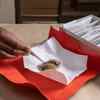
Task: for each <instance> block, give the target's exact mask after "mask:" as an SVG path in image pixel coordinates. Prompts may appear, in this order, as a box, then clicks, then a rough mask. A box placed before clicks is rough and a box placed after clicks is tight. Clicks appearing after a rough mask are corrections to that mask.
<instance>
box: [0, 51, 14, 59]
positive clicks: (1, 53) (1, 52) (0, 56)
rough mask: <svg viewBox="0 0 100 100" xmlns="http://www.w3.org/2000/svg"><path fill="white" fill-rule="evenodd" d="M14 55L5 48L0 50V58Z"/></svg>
mask: <svg viewBox="0 0 100 100" xmlns="http://www.w3.org/2000/svg"><path fill="white" fill-rule="evenodd" d="M14 57H15V56H14V55H11V54H9V53H7V52H5V51H3V50H0V58H14Z"/></svg>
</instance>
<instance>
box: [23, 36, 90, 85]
mask: <svg viewBox="0 0 100 100" xmlns="http://www.w3.org/2000/svg"><path fill="white" fill-rule="evenodd" d="M32 51H33V52H34V53H35V54H36V55H37V56H39V57H40V58H41V59H42V60H43V61H44V62H47V61H49V60H52V59H55V60H57V61H60V65H59V66H58V67H57V68H56V69H52V70H46V71H40V70H39V69H38V67H37V66H38V65H40V64H42V62H41V61H40V60H39V59H37V58H36V57H34V56H32V55H30V54H29V55H27V56H24V57H23V59H24V67H25V68H27V69H29V70H31V71H33V72H36V73H38V74H40V75H43V76H45V77H47V78H50V79H52V80H55V81H57V82H60V83H62V84H69V83H70V82H71V81H72V80H73V79H75V78H76V77H77V76H79V75H80V74H81V73H83V72H84V71H86V69H87V59H88V57H87V56H84V55H79V54H76V53H74V52H71V51H69V50H66V49H64V48H63V47H62V46H61V45H60V44H59V42H58V41H57V40H56V39H55V38H54V37H52V38H50V39H49V40H47V41H46V42H45V43H43V44H41V45H38V46H35V47H33V48H32Z"/></svg>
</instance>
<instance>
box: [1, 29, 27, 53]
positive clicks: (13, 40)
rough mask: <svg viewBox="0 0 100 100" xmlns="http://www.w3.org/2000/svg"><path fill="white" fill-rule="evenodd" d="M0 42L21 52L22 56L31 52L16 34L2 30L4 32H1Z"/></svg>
mask: <svg viewBox="0 0 100 100" xmlns="http://www.w3.org/2000/svg"><path fill="white" fill-rule="evenodd" d="M0 41H2V42H4V43H5V44H7V45H9V46H10V47H11V48H13V49H15V50H16V52H19V51H20V53H22V54H23V53H24V54H25V53H28V52H29V47H27V46H26V45H25V44H24V43H23V42H22V41H21V40H19V39H18V38H17V37H16V36H15V35H14V34H12V33H9V32H8V31H6V30H5V29H2V32H0Z"/></svg>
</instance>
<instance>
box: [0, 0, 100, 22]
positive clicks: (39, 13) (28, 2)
mask: <svg viewBox="0 0 100 100" xmlns="http://www.w3.org/2000/svg"><path fill="white" fill-rule="evenodd" d="M99 6H100V0H0V22H1V23H33V22H38V23H39V22H40V23H48V22H49V23H55V22H58V23H61V22H67V21H70V20H72V19H76V18H80V17H83V16H86V15H89V14H94V15H96V16H100V7H99Z"/></svg>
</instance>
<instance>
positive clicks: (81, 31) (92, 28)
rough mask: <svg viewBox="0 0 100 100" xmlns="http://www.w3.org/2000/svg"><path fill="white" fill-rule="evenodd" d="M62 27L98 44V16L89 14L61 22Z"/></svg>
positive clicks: (99, 20) (99, 33)
mask: <svg viewBox="0 0 100 100" xmlns="http://www.w3.org/2000/svg"><path fill="white" fill-rule="evenodd" d="M63 29H64V30H65V31H66V32H67V31H70V32H72V34H74V35H77V36H79V37H80V38H83V39H85V40H87V41H89V42H91V43H93V44H95V45H96V46H100V18H99V17H96V16H94V15H89V16H86V17H83V18H80V19H77V20H74V21H71V22H68V23H64V24H63ZM70 32H69V33H70Z"/></svg>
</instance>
